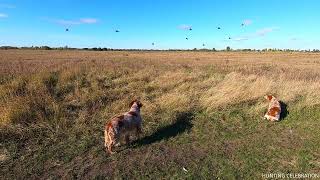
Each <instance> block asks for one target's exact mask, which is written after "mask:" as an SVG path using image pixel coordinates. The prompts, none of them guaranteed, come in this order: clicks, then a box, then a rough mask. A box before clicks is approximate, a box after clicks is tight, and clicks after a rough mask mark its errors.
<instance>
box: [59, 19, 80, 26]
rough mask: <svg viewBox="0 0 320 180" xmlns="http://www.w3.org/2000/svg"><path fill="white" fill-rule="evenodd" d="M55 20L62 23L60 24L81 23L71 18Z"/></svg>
mask: <svg viewBox="0 0 320 180" xmlns="http://www.w3.org/2000/svg"><path fill="white" fill-rule="evenodd" d="M55 22H56V23H58V24H60V25H78V24H81V23H80V22H78V21H70V20H64V19H59V20H55Z"/></svg>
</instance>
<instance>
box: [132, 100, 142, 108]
mask: <svg viewBox="0 0 320 180" xmlns="http://www.w3.org/2000/svg"><path fill="white" fill-rule="evenodd" d="M134 104H136V105H137V106H138V107H139V108H141V107H142V106H143V104H142V103H141V102H140V101H139V100H138V99H135V100H133V101H132V102H131V103H130V104H129V107H130V108H131V107H132V106H133V105H134Z"/></svg>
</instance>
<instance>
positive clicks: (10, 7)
mask: <svg viewBox="0 0 320 180" xmlns="http://www.w3.org/2000/svg"><path fill="white" fill-rule="evenodd" d="M0 8H6V9H13V8H16V6H15V5H12V4H0Z"/></svg>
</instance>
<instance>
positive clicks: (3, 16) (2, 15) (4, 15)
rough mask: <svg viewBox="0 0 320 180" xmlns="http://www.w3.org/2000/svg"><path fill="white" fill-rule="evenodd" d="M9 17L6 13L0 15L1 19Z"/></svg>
mask: <svg viewBox="0 0 320 180" xmlns="http://www.w3.org/2000/svg"><path fill="white" fill-rule="evenodd" d="M7 17H8V15H7V14H4V13H0V18H7Z"/></svg>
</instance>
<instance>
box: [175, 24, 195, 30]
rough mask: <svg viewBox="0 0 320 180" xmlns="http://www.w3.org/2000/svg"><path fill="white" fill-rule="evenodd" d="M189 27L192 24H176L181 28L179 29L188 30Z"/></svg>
mask: <svg viewBox="0 0 320 180" xmlns="http://www.w3.org/2000/svg"><path fill="white" fill-rule="evenodd" d="M190 28H192V26H191V25H186V24H182V25H179V26H178V29H181V30H189V29H190Z"/></svg>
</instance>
